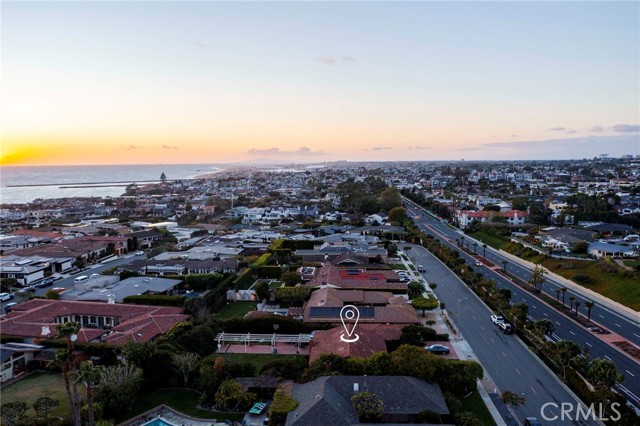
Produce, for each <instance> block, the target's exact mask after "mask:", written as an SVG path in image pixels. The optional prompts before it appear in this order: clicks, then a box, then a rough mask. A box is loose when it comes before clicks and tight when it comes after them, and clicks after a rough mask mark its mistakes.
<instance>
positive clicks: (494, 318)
mask: <svg viewBox="0 0 640 426" xmlns="http://www.w3.org/2000/svg"><path fill="white" fill-rule="evenodd" d="M491 322H492V323H494V324H495V325H499V324H502V323H504V318H503V317H502V315H491Z"/></svg>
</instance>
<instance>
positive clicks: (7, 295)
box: [0, 293, 13, 302]
mask: <svg viewBox="0 0 640 426" xmlns="http://www.w3.org/2000/svg"><path fill="white" fill-rule="evenodd" d="M11 299H13V294H11V293H0V301H3V302H6V301H7V300H11Z"/></svg>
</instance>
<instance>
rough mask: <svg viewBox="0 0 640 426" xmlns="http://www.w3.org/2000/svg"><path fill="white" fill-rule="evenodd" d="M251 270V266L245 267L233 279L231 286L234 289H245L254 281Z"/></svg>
mask: <svg viewBox="0 0 640 426" xmlns="http://www.w3.org/2000/svg"><path fill="white" fill-rule="evenodd" d="M254 281H255V280H254V278H253V271H252V270H251V268H247V269H245V270H244V271H242V272H241V273H240V275H238V276H237V277H236V279H235V280H234V281H233V287H234V288H235V289H236V290H247V289H248V288H249V287H251V284H253V282H254Z"/></svg>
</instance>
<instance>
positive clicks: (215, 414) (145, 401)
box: [116, 389, 244, 422]
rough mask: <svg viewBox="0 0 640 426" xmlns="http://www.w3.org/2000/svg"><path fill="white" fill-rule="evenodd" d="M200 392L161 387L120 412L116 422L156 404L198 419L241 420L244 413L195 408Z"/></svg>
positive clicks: (149, 408) (142, 396)
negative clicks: (128, 409)
mask: <svg viewBox="0 0 640 426" xmlns="http://www.w3.org/2000/svg"><path fill="white" fill-rule="evenodd" d="M199 398H200V394H199V393H198V392H196V391H193V390H190V389H161V390H157V391H154V392H151V393H147V394H145V395H141V396H140V398H139V399H138V400H137V401H136V403H135V404H134V405H133V408H132V409H131V411H129V412H128V413H124V414H122V415H121V416H120V417H119V418H118V419H116V420H117V422H122V421H124V420H127V419H130V418H132V417H134V416H137V415H138V414H141V413H144V412H145V411H148V410H151V409H152V408H154V407H157V406H158V405H161V404H164V405H167V406H169V407H171V408H173V409H175V410H178V411H180V412H181V413H184V414H187V415H189V416H192V417H197V418H200V419H217V420H227V419H229V420H242V418H243V417H244V413H226V412H221V411H208V410H200V409H199V408H196V405H197V404H198V399H199Z"/></svg>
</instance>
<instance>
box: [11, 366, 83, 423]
mask: <svg viewBox="0 0 640 426" xmlns="http://www.w3.org/2000/svg"><path fill="white" fill-rule="evenodd" d="M41 396H49V397H51V398H53V399H56V400H58V401H59V405H58V406H57V407H56V408H55V409H54V410H53V411H52V412H51V414H50V416H51V417H58V416H59V417H64V418H67V419H70V418H71V410H70V408H69V399H68V398H67V393H66V391H65V388H64V380H63V379H62V374H58V373H41V372H36V373H33V374H31V375H30V376H28V377H25V378H24V379H21V380H18V381H17V382H15V383H13V384H11V385H9V386H3V387H2V403H3V404H4V403H6V402H13V401H24V402H26V403H27V407H28V409H27V416H28V418H30V419H35V418H36V412H35V411H34V409H33V403H34V402H35V401H36V400H37V399H38V398H40V397H41ZM25 424H28V421H27V422H26V423H25Z"/></svg>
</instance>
